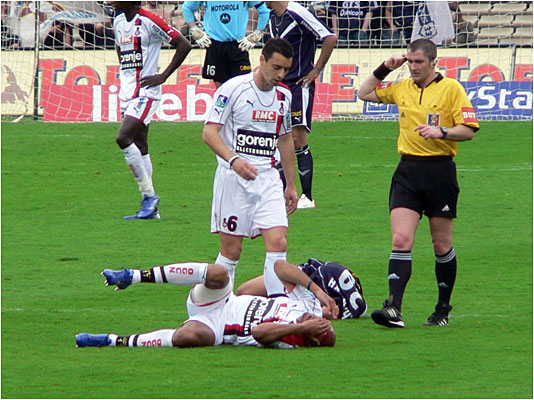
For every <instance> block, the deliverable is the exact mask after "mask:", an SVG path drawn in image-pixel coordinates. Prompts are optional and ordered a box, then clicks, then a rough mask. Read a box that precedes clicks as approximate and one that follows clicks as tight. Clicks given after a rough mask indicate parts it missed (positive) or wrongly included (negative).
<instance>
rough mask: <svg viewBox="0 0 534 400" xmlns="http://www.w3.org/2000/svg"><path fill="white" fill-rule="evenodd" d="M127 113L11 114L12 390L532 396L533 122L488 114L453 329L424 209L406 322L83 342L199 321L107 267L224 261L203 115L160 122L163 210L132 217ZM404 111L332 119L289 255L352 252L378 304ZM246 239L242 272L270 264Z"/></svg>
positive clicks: (479, 142) (320, 134) (464, 206)
mask: <svg viewBox="0 0 534 400" xmlns="http://www.w3.org/2000/svg"><path fill="white" fill-rule="evenodd" d="M117 128H118V125H117V124H45V123H32V122H25V121H23V122H21V123H19V124H9V123H3V124H2V269H1V282H2V389H1V395H2V397H3V398H390V397H393V398H532V395H533V393H532V388H533V386H532V376H533V371H532V361H533V359H532V354H533V352H532V351H533V349H532V281H533V279H532V278H533V277H532V123H531V122H517V123H512V122H491V123H490V122H483V123H482V130H481V131H480V132H479V133H478V134H477V136H476V138H475V139H474V140H473V141H471V142H465V143H461V144H460V154H459V155H458V157H457V158H456V162H457V165H458V175H459V180H460V186H461V189H462V191H461V193H460V200H459V218H458V220H457V222H456V225H455V248H456V252H457V254H458V263H459V272H458V278H457V283H456V287H455V291H454V293H453V299H452V304H453V306H454V310H453V312H452V314H451V324H450V326H449V327H446V328H436V327H430V328H429V327H423V325H422V324H423V322H425V320H426V318H427V317H428V315H429V314H430V313H431V312H432V311H433V307H434V305H435V302H436V300H437V288H436V281H435V276H434V255H433V251H432V245H431V243H430V237H429V232H428V222H427V219H426V218H425V219H423V220H422V222H421V226H420V229H419V232H418V236H417V241H416V245H415V249H414V252H413V258H414V269H413V275H412V279H411V281H410V283H409V284H408V288H407V292H406V295H405V298H404V307H403V313H404V315H405V319H406V324H407V327H406V329H403V330H389V329H387V328H383V327H379V326H377V325H375V324H374V323H373V322H372V320H371V319H370V317H369V314H370V312H369V313H368V315H366V316H364V317H362V318H361V319H359V320H349V321H336V322H334V326H335V328H336V330H337V332H338V343H337V346H336V347H335V348H332V349H330V348H328V349H298V350H290V351H276V350H268V349H258V348H233V347H228V346H221V347H217V348H215V347H213V348H203V349H170V348H156V349H154V348H151V349H142V348H136V349H128V348H120V349H119V348H100V349H98V348H97V349H94V348H86V349H79V348H76V347H75V339H74V336H75V334H76V333H79V332H91V333H104V332H115V333H118V334H131V333H140V332H146V331H150V330H154V329H159V328H173V327H177V326H179V324H180V323H181V322H182V321H183V320H184V319H185V318H186V317H187V315H186V309H185V299H186V295H187V290H188V289H187V288H182V287H176V286H171V285H137V286H134V287H132V288H129V289H128V290H125V291H122V292H115V291H113V290H112V289H111V288H108V287H106V286H105V285H104V283H103V278H102V277H101V276H100V275H99V273H100V271H101V270H102V269H104V268H108V267H111V268H120V267H121V266H129V267H136V266H140V267H151V266H154V265H161V264H165V263H172V262H179V261H192V260H194V261H213V260H214V259H215V257H216V255H217V252H218V247H219V245H218V237H217V236H216V235H212V234H210V232H209V229H210V210H211V191H212V179H213V174H214V171H215V165H216V162H215V157H214V155H213V154H212V152H211V151H210V150H209V149H208V147H207V146H206V145H205V144H204V143H203V142H202V139H201V132H202V125H201V124H195V123H183V124H165V123H154V124H153V125H152V127H151V131H150V144H151V154H152V158H153V161H154V171H155V173H154V180H155V185H156V189H157V190H158V192H159V194H160V195H161V198H162V202H161V206H160V210H161V215H162V219H161V221H123V220H122V217H123V215H127V214H130V213H133V212H135V211H137V208H138V206H139V202H140V195H139V192H138V189H137V185H136V183H135V182H134V180H133V177H132V175H131V172H130V170H129V168H128V167H127V165H126V163H125V161H124V158H123V156H122V153H121V152H120V150H119V148H118V147H117V145H116V144H115V135H116V131H117ZM397 132H398V127H397V124H396V123H386V122H381V123H380V122H378V123H371V122H365V123H364V122H336V123H326V122H322V123H316V124H315V125H314V132H313V134H312V135H311V136H310V144H311V148H312V151H313V153H314V157H315V180H314V193H315V198H316V202H317V208H316V209H315V210H301V211H298V212H297V213H296V214H294V215H292V216H291V217H290V229H289V259H290V260H292V261H294V262H297V263H300V262H304V261H305V260H306V259H307V258H308V257H310V256H313V257H317V258H322V259H327V260H331V261H339V262H342V263H344V264H346V265H348V266H350V267H351V268H352V269H353V270H354V271H355V272H357V273H358V274H359V276H360V277H361V279H362V283H363V287H364V294H365V296H366V299H367V301H368V304H369V308H370V310H373V309H376V308H378V307H380V306H381V303H382V301H383V300H384V298H385V297H386V295H387V262H388V258H389V253H390V251H391V237H390V226H389V215H388V209H387V198H388V192H389V183H390V179H391V175H392V173H393V170H394V168H395V166H396V164H397V162H398V158H399V156H398V154H397V152H396V139H397ZM264 254H265V253H264V247H263V242H262V240H261V239H257V240H254V241H250V240H249V241H245V245H244V252H243V258H242V260H241V262H240V264H239V266H238V270H237V284H240V283H241V282H243V281H244V280H246V279H249V278H251V277H253V276H255V275H257V274H259V273H261V272H262V270H263V260H264Z"/></svg>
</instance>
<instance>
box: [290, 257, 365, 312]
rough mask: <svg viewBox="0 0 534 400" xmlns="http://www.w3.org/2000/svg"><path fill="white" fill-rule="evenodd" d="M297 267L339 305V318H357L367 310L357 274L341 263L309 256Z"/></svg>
mask: <svg viewBox="0 0 534 400" xmlns="http://www.w3.org/2000/svg"><path fill="white" fill-rule="evenodd" d="M299 267H300V268H301V269H302V270H303V271H304V272H305V273H306V275H308V276H309V277H310V278H311V279H312V280H313V281H314V282H315V283H316V284H317V285H319V286H320V287H321V289H323V290H324V291H325V292H326V293H327V294H328V295H329V296H330V297H332V298H333V299H334V300H335V301H336V303H337V305H338V307H339V318H340V319H347V318H358V317H360V316H361V315H363V314H365V312H366V311H367V304H366V303H365V299H364V297H363V290H362V284H361V282H360V279H359V278H358V276H357V275H356V274H355V273H354V272H352V271H351V270H350V269H348V268H347V267H345V266H344V265H342V264H338V263H335V262H325V261H321V260H317V259H315V258H310V259H309V260H308V262H306V263H304V264H300V265H299Z"/></svg>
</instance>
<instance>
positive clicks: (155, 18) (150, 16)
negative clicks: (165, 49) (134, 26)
mask: <svg viewBox="0 0 534 400" xmlns="http://www.w3.org/2000/svg"><path fill="white" fill-rule="evenodd" d="M139 15H142V16H144V17H147V18H148V19H150V20H151V21H152V22H154V23H155V24H156V25H157V26H159V27H160V28H161V29H163V30H164V31H165V33H167V35H169V36H170V38H171V40H172V39H174V38H175V37H178V36H180V35H181V33H180V32H179V31H178V30H177V29H176V28H174V27H172V26H170V25H169V24H168V23H167V22H165V20H164V19H163V18H161V17H160V16H159V15H158V14H154V13H153V12H150V11H147V10H145V9H144V8H140V9H139ZM169 41H170V40H169Z"/></svg>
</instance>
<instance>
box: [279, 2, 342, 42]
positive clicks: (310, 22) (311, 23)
mask: <svg viewBox="0 0 534 400" xmlns="http://www.w3.org/2000/svg"><path fill="white" fill-rule="evenodd" d="M287 8H288V10H289V11H291V12H292V13H293V14H294V15H297V16H298V17H299V18H300V19H302V21H304V22H305V24H303V26H306V28H308V29H310V28H311V31H312V32H313V33H314V34H315V35H317V36H318V37H320V38H321V40H322V39H324V38H326V37H327V36H332V35H333V33H332V32H330V30H329V29H328V28H326V27H325V26H324V25H323V24H322V23H321V22H319V20H318V19H317V18H316V17H315V16H314V15H313V14H312V13H311V12H310V11H308V9H307V8H306V7H304V6H302V5H301V4H299V3H296V2H289V4H288V6H287Z"/></svg>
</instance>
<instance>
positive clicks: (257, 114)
mask: <svg viewBox="0 0 534 400" xmlns="http://www.w3.org/2000/svg"><path fill="white" fill-rule="evenodd" d="M276 117H277V113H276V111H266V110H252V122H267V123H270V124H274V123H275V122H276Z"/></svg>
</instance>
